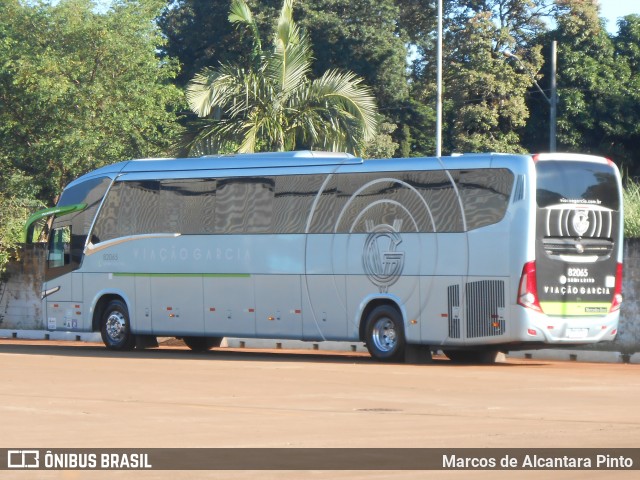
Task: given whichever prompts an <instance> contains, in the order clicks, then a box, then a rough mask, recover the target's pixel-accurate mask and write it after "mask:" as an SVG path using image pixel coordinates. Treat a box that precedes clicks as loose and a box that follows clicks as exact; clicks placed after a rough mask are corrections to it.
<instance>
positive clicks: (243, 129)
mask: <svg viewBox="0 0 640 480" xmlns="http://www.w3.org/2000/svg"><path fill="white" fill-rule="evenodd" d="M229 21H231V22H232V23H237V24H241V25H244V26H245V27H246V28H247V29H248V30H249V31H250V32H251V34H252V36H253V47H252V59H251V61H250V62H249V64H248V66H243V65H238V64H222V65H220V66H219V67H217V68H205V69H203V70H202V71H201V72H200V73H198V74H196V76H195V77H194V78H193V80H192V81H191V82H189V84H188V86H187V100H188V102H189V106H190V107H191V109H192V110H193V112H194V113H196V114H197V115H198V116H199V117H201V118H205V120H203V121H201V122H198V124H197V125H196V126H197V133H196V135H195V138H194V140H193V141H192V142H191V144H190V147H191V150H192V151H195V152H198V153H219V152H229V151H236V150H237V151H239V152H255V151H264V150H267V151H269V150H277V151H283V150H294V149H297V148H301V147H304V148H316V149H324V150H332V151H344V150H347V151H350V152H354V153H358V152H360V151H361V148H362V145H363V142H365V141H367V140H370V139H371V138H372V137H373V136H374V135H375V133H376V125H377V118H376V115H377V108H376V103H375V100H374V98H373V96H372V94H371V92H370V90H369V88H368V87H366V86H364V85H363V84H362V79H361V78H359V77H357V76H356V75H355V74H353V73H351V72H340V71H338V70H335V69H334V70H329V71H327V72H325V73H324V74H323V75H322V76H320V77H319V78H317V79H310V73H311V43H310V41H309V38H308V37H307V36H306V34H305V33H304V32H303V31H301V30H300V29H299V27H298V26H297V24H296V22H295V21H294V20H293V0H285V1H284V4H283V6H282V10H281V12H280V17H279V19H278V23H277V28H276V29H275V34H274V36H273V42H272V48H271V49H270V50H266V49H263V48H262V40H261V38H260V34H259V27H258V25H257V23H256V21H255V19H254V18H253V15H252V13H251V10H250V9H249V7H248V5H247V4H246V3H245V2H244V0H234V1H233V2H232V4H231V10H230V14H229Z"/></svg>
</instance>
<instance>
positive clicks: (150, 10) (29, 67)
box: [0, 0, 182, 203]
mask: <svg viewBox="0 0 640 480" xmlns="http://www.w3.org/2000/svg"><path fill="white" fill-rule="evenodd" d="M2 3H3V12H2V15H1V16H0V162H2V166H3V167H4V168H5V169H8V170H9V171H15V172H16V173H18V174H20V175H22V176H23V177H25V178H26V179H28V181H30V182H32V184H33V185H34V186H36V191H34V192H32V193H33V195H35V196H37V197H38V198H40V199H42V200H44V201H45V202H47V203H50V202H52V200H53V199H54V198H55V197H56V195H58V194H59V193H60V191H61V189H62V187H63V186H64V185H65V184H66V183H68V182H69V181H70V180H72V179H73V178H75V177H77V176H79V175H80V174H82V173H85V172H87V171H88V170H91V169H93V168H96V167H99V166H102V165H104V164H106V163H110V162H115V161H119V160H122V159H126V158H130V157H141V156H153V155H160V154H165V153H166V152H167V150H168V148H169V146H170V145H171V144H172V142H173V141H174V139H175V137H176V134H177V132H178V130H179V127H178V124H177V122H176V121H175V120H176V113H175V112H176V111H177V109H178V108H179V106H180V105H181V102H182V100H181V95H180V91H179V90H178V89H177V88H176V87H175V86H173V85H172V83H171V82H172V80H173V78H174V77H175V73H176V67H177V66H176V65H175V64H174V63H172V62H171V61H170V60H168V59H165V61H160V59H159V58H158V56H157V53H156V48H157V46H158V45H160V44H161V43H162V38H161V36H160V33H159V30H158V28H157V27H156V26H155V24H154V23H153V20H154V18H155V17H156V16H157V14H158V13H159V11H160V8H161V6H162V2H161V1H160V0H149V1H144V2H142V1H141V2H138V1H133V0H117V1H115V2H114V3H113V4H112V5H111V7H110V9H109V10H108V11H106V12H104V13H97V12H96V10H95V7H96V5H95V4H94V3H93V2H92V1H91V0H62V1H60V2H59V3H56V4H49V3H47V2H40V1H36V2H29V3H23V2H20V1H19V0H2ZM0 186H1V185H0Z"/></svg>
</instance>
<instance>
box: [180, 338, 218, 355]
mask: <svg viewBox="0 0 640 480" xmlns="http://www.w3.org/2000/svg"><path fill="white" fill-rule="evenodd" d="M182 341H183V342H184V343H185V345H186V346H187V347H189V348H190V349H191V350H193V351H194V352H206V351H207V350H210V349H212V348H214V347H219V346H220V343H222V337H182Z"/></svg>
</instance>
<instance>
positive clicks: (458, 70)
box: [445, 0, 543, 152]
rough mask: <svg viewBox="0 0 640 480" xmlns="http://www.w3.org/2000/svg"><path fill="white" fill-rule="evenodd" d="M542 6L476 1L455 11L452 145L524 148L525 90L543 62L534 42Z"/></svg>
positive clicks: (450, 38) (449, 72)
mask: <svg viewBox="0 0 640 480" xmlns="http://www.w3.org/2000/svg"><path fill="white" fill-rule="evenodd" d="M541 8H543V6H542V4H541V2H532V1H529V0H476V1H473V2H459V3H458V4H457V8H455V9H453V10H452V13H451V20H450V25H449V28H448V29H447V34H446V39H447V41H446V44H447V46H448V48H447V53H446V61H445V63H446V65H447V68H446V73H445V78H446V80H445V84H446V85H447V94H446V101H447V104H446V105H447V109H446V110H447V112H446V116H447V123H448V135H447V136H448V142H447V143H448V146H449V148H450V149H451V150H453V151H504V152H521V151H523V150H524V149H523V147H522V146H521V143H522V139H521V134H522V130H523V128H524V126H525V125H526V119H527V117H528V116H529V112H528V109H527V106H526V103H525V93H526V91H527V88H528V87H529V86H530V85H532V78H531V72H536V71H538V70H539V68H540V65H541V64H542V58H541V55H540V49H539V47H532V46H531V44H530V41H531V39H533V38H535V36H536V34H537V33H538V32H540V31H543V24H542V23H541V21H540V18H539V16H540V15H541V13H540V12H541V10H540V9H541ZM505 52H515V53H516V54H517V58H518V59H517V60H515V59H514V57H511V60H509V59H507V58H505Z"/></svg>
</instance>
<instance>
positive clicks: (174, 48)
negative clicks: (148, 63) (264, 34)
mask: <svg viewBox="0 0 640 480" xmlns="http://www.w3.org/2000/svg"><path fill="white" fill-rule="evenodd" d="M247 4H248V5H249V7H250V8H251V10H252V11H255V15H254V20H255V22H256V24H257V25H258V28H259V29H260V31H270V30H267V29H270V28H271V27H272V18H273V17H274V16H275V15H277V12H278V10H279V8H280V7H281V6H282V5H281V0H247ZM230 5H231V0H170V1H169V2H168V5H167V6H166V8H165V9H164V10H163V11H162V14H161V15H160V17H159V18H158V25H159V26H160V29H161V30H162V33H163V35H164V36H165V38H166V39H167V41H166V43H165V44H163V45H162V46H161V49H162V52H163V54H164V55H166V56H168V57H169V58H176V59H177V60H178V61H179V62H180V64H181V67H182V68H181V69H180V72H179V74H178V76H177V77H176V84H177V85H178V86H180V87H184V86H186V85H187V83H188V82H189V81H190V80H191V79H192V78H193V77H194V76H195V75H196V73H198V72H200V71H201V70H202V69H203V68H205V67H207V66H210V65H219V64H221V63H225V64H227V63H238V64H243V63H245V62H248V61H251V50H252V42H253V39H252V35H251V32H249V31H247V30H243V29H237V28H234V25H233V24H232V23H230V22H229V21H228V16H229V7H230ZM258 7H259V8H258Z"/></svg>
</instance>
